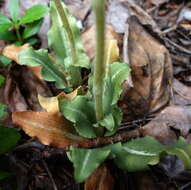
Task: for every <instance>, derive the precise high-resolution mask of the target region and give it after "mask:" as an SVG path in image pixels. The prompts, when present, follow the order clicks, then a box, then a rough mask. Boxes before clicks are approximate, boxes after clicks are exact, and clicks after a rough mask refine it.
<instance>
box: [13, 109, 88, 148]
mask: <svg viewBox="0 0 191 190" xmlns="http://www.w3.org/2000/svg"><path fill="white" fill-rule="evenodd" d="M12 119H13V122H14V123H15V124H17V125H19V126H20V127H21V128H22V129H23V130H24V131H25V132H26V133H27V134H28V135H29V136H31V137H36V138H37V139H39V140H40V141H41V142H42V143H43V144H45V145H52V146H56V147H61V148H64V147H67V146H70V145H74V144H81V143H82V144H83V143H85V139H84V138H82V137H80V136H78V135H77V134H76V132H75V131H74V129H73V127H72V126H71V123H70V122H68V121H67V120H66V119H65V118H64V117H63V116H62V115H60V114H52V113H48V112H33V111H24V112H14V113H13V114H12Z"/></svg>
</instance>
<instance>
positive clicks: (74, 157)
mask: <svg viewBox="0 0 191 190" xmlns="http://www.w3.org/2000/svg"><path fill="white" fill-rule="evenodd" d="M109 153H110V151H109V150H104V149H102V148H96V149H80V148H74V147H72V148H71V149H70V152H68V153H67V155H68V157H69V159H70V161H71V162H73V164H74V177H75V179H76V181H77V182H78V183H80V182H83V181H84V180H86V179H87V178H88V177H89V176H90V175H91V173H92V172H93V171H94V170H95V169H96V168H98V167H99V166H100V164H101V163H103V162H104V160H105V159H106V158H107V157H108V156H109Z"/></svg>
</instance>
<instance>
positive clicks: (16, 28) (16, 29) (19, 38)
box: [15, 25, 23, 43]
mask: <svg viewBox="0 0 191 190" xmlns="http://www.w3.org/2000/svg"><path fill="white" fill-rule="evenodd" d="M15 31H16V35H17V39H18V40H19V42H21V43H23V39H22V37H21V34H20V32H19V26H18V25H15Z"/></svg>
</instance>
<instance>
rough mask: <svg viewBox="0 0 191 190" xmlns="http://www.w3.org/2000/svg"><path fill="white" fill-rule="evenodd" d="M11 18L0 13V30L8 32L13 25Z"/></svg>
mask: <svg viewBox="0 0 191 190" xmlns="http://www.w3.org/2000/svg"><path fill="white" fill-rule="evenodd" d="M12 25H13V24H12V22H11V20H10V19H9V18H8V17H6V16H5V15H3V14H1V13H0V32H6V31H8V29H9V28H10V27H11V26H12Z"/></svg>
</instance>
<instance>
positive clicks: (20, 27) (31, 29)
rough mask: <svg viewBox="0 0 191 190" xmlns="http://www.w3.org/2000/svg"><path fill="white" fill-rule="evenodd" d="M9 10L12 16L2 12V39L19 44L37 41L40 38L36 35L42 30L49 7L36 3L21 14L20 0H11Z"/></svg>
mask: <svg viewBox="0 0 191 190" xmlns="http://www.w3.org/2000/svg"><path fill="white" fill-rule="evenodd" d="M8 10H9V14H10V17H7V16H5V15H3V14H2V13H0V40H6V41H10V42H14V43H16V44H17V45H22V44H23V43H30V44H32V45H33V44H35V43H37V41H38V40H37V38H35V37H34V36H35V35H36V34H37V33H38V31H39V30H40V28H41V25H42V22H43V17H44V16H45V15H46V14H47V13H48V11H49V8H48V7H46V6H43V5H34V6H33V7H31V8H30V9H28V10H27V11H26V12H25V14H24V15H22V16H20V15H19V13H20V5H19V0H11V1H10V2H9V5H8Z"/></svg>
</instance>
